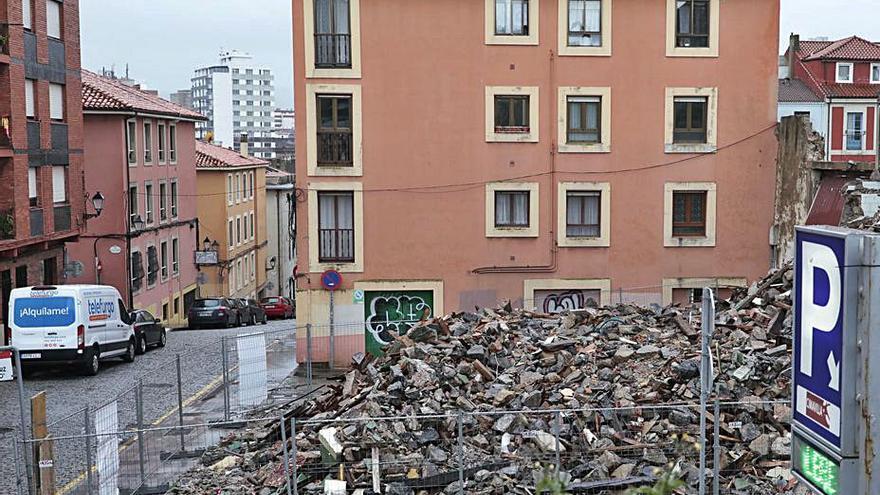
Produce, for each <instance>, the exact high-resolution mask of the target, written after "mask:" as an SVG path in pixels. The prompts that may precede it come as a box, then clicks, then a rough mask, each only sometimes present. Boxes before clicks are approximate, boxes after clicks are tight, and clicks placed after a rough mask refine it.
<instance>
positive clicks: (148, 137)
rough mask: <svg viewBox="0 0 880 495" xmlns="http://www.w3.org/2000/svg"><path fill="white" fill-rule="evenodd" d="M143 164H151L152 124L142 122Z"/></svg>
mask: <svg viewBox="0 0 880 495" xmlns="http://www.w3.org/2000/svg"><path fill="white" fill-rule="evenodd" d="M50 1H51V0H50ZM144 163H153V124H151V123H149V122H144Z"/></svg>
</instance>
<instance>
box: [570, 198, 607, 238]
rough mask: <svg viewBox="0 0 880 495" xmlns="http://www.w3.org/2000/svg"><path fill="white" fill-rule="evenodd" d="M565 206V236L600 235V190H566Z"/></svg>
mask: <svg viewBox="0 0 880 495" xmlns="http://www.w3.org/2000/svg"><path fill="white" fill-rule="evenodd" d="M565 206H566V207H565V218H566V222H565V235H566V237H572V238H595V237H599V236H600V235H602V224H601V219H602V191H568V192H567V193H566V195H565Z"/></svg>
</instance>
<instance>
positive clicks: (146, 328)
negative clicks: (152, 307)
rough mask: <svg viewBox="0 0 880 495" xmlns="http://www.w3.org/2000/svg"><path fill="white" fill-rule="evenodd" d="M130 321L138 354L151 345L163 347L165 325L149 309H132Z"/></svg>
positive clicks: (145, 350) (165, 337) (165, 336)
mask: <svg viewBox="0 0 880 495" xmlns="http://www.w3.org/2000/svg"><path fill="white" fill-rule="evenodd" d="M131 321H133V322H134V323H133V326H134V338H135V339H136V345H135V351H136V352H137V353H138V354H144V353H145V352H147V349H148V348H150V347H152V346H156V347H165V342H166V339H167V335H166V334H165V327H164V326H162V323H161V322H160V321H159V320H157V319H156V318H155V317H153V315H152V314H151V313H150V312H149V311H145V310H143V309H136V310H134V311H132V312H131Z"/></svg>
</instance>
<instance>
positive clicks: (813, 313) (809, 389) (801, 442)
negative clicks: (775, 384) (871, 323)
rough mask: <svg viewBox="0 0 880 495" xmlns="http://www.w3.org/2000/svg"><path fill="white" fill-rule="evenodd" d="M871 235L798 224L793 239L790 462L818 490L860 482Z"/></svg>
mask: <svg viewBox="0 0 880 495" xmlns="http://www.w3.org/2000/svg"><path fill="white" fill-rule="evenodd" d="M864 235H865V233H862V232H857V231H853V230H847V229H841V228H837V227H799V228H798V229H797V234H796V236H795V265H794V275H795V283H794V341H793V347H794V356H793V361H792V430H793V436H794V439H793V443H792V464H793V465H792V467H793V471H794V473H795V474H796V475H797V476H798V477H799V478H800V479H801V480H802V481H805V482H806V483H807V485H808V486H810V487H811V488H812V489H813V490H814V491H815V492H816V493H823V494H826V495H835V494H839V493H855V492H854V491H853V492H850V491H842V488H844V487H845V486H847V487H852V486H854V485H849V483H851V482H853V480H855V479H858V478H859V476H858V473H856V472H854V471H853V470H855V469H856V465H857V463H856V462H852V461H853V460H857V459H858V457H859V447H858V445H859V442H858V441H857V434H858V431H859V424H860V423H859V422H860V417H861V416H860V412H859V410H858V405H857V402H856V394H857V370H858V358H859V355H858V344H857V341H858V320H857V314H858V311H859V303H860V300H859V270H860V269H861V265H862V263H861V252H860V243H861V240H862V237H864Z"/></svg>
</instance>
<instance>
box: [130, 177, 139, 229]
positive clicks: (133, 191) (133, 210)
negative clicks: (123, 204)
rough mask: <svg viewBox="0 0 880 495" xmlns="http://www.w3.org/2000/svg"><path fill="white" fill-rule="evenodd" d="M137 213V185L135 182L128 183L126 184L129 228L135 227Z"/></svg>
mask: <svg viewBox="0 0 880 495" xmlns="http://www.w3.org/2000/svg"><path fill="white" fill-rule="evenodd" d="M139 216H140V215H139V214H138V186H137V184H129V186H128V225H129V227H130V228H131V229H134V228H135V223H136V221H137V218H138V217H139Z"/></svg>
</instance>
